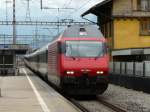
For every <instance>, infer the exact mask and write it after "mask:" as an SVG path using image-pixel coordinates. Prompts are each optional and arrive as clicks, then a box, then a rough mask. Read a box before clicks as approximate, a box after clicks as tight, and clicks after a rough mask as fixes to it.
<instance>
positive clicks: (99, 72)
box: [96, 71, 104, 74]
mask: <svg viewBox="0 0 150 112" xmlns="http://www.w3.org/2000/svg"><path fill="white" fill-rule="evenodd" d="M96 73H97V74H104V72H103V71H97V72H96Z"/></svg>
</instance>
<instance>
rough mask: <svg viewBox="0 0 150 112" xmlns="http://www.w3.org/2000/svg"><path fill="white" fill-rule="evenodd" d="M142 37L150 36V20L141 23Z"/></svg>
mask: <svg viewBox="0 0 150 112" xmlns="http://www.w3.org/2000/svg"><path fill="white" fill-rule="evenodd" d="M140 35H143V36H147V35H150V20H141V21H140Z"/></svg>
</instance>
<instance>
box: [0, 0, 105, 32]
mask: <svg viewBox="0 0 150 112" xmlns="http://www.w3.org/2000/svg"><path fill="white" fill-rule="evenodd" d="M5 1H6V0H0V21H3V20H6V2H5ZM7 1H11V3H8V4H7V11H8V15H7V16H8V20H10V21H11V20H12V1H13V0H7ZM42 1H43V7H49V8H73V9H70V10H64V9H63V10H61V9H60V11H59V12H58V11H57V10H56V9H51V10H50V9H47V10H46V9H43V10H41V9H40V7H41V6H40V0H30V14H31V19H32V20H39V21H57V20H58V18H59V20H61V19H66V18H67V19H74V20H75V21H82V19H81V17H80V15H81V14H82V13H83V12H85V11H86V10H88V9H89V8H91V7H92V6H94V5H95V4H97V3H100V2H101V1H103V0H42ZM26 12H27V0H16V20H25V18H26ZM90 19H93V20H95V19H96V17H95V16H90ZM34 30H35V26H34V27H25V26H24V27H19V26H17V34H33V33H34ZM38 30H39V33H40V34H49V33H50V32H48V31H46V30H44V29H43V28H38ZM62 30H63V29H62ZM0 34H12V28H11V27H9V26H0Z"/></svg>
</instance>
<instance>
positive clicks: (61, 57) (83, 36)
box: [24, 25, 109, 95]
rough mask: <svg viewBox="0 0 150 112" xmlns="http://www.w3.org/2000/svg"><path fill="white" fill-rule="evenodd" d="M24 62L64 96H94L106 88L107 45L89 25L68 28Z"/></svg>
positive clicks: (26, 56) (98, 32) (107, 69)
mask: <svg viewBox="0 0 150 112" xmlns="http://www.w3.org/2000/svg"><path fill="white" fill-rule="evenodd" d="M24 61H25V64H26V66H27V67H28V68H30V69H31V70H33V71H34V72H36V73H38V74H40V76H41V77H43V78H44V79H45V80H47V81H50V82H51V83H52V84H54V85H56V86H57V87H59V88H61V89H62V90H63V91H64V92H66V93H68V94H73V95H97V94H102V93H103V92H104V91H105V90H106V89H107V88H108V82H109V80H108V76H109V73H108V71H109V55H108V52H107V42H106V39H105V38H104V36H103V35H102V33H101V32H100V31H99V29H98V28H97V27H95V26H93V25H74V26H70V27H68V28H67V29H66V30H65V31H64V32H63V33H61V34H60V35H59V36H58V37H57V38H55V40H53V41H52V42H50V43H49V44H48V45H46V46H44V47H42V48H40V49H38V50H36V51H35V52H33V53H30V54H27V55H25V57H24Z"/></svg>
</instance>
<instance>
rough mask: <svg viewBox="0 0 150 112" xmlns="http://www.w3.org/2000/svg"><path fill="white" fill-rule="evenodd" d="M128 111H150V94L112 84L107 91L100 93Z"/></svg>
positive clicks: (106, 99)
mask: <svg viewBox="0 0 150 112" xmlns="http://www.w3.org/2000/svg"><path fill="white" fill-rule="evenodd" d="M99 97H100V98H101V99H103V100H105V101H108V102H111V103H112V104H115V105H117V106H119V107H121V108H123V109H125V110H127V112H150V94H147V93H143V92H139V91H135V90H132V89H126V88H124V87H120V86H116V85H112V84H110V85H109V87H108V89H107V91H106V92H105V93H104V94H102V95H99Z"/></svg>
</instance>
